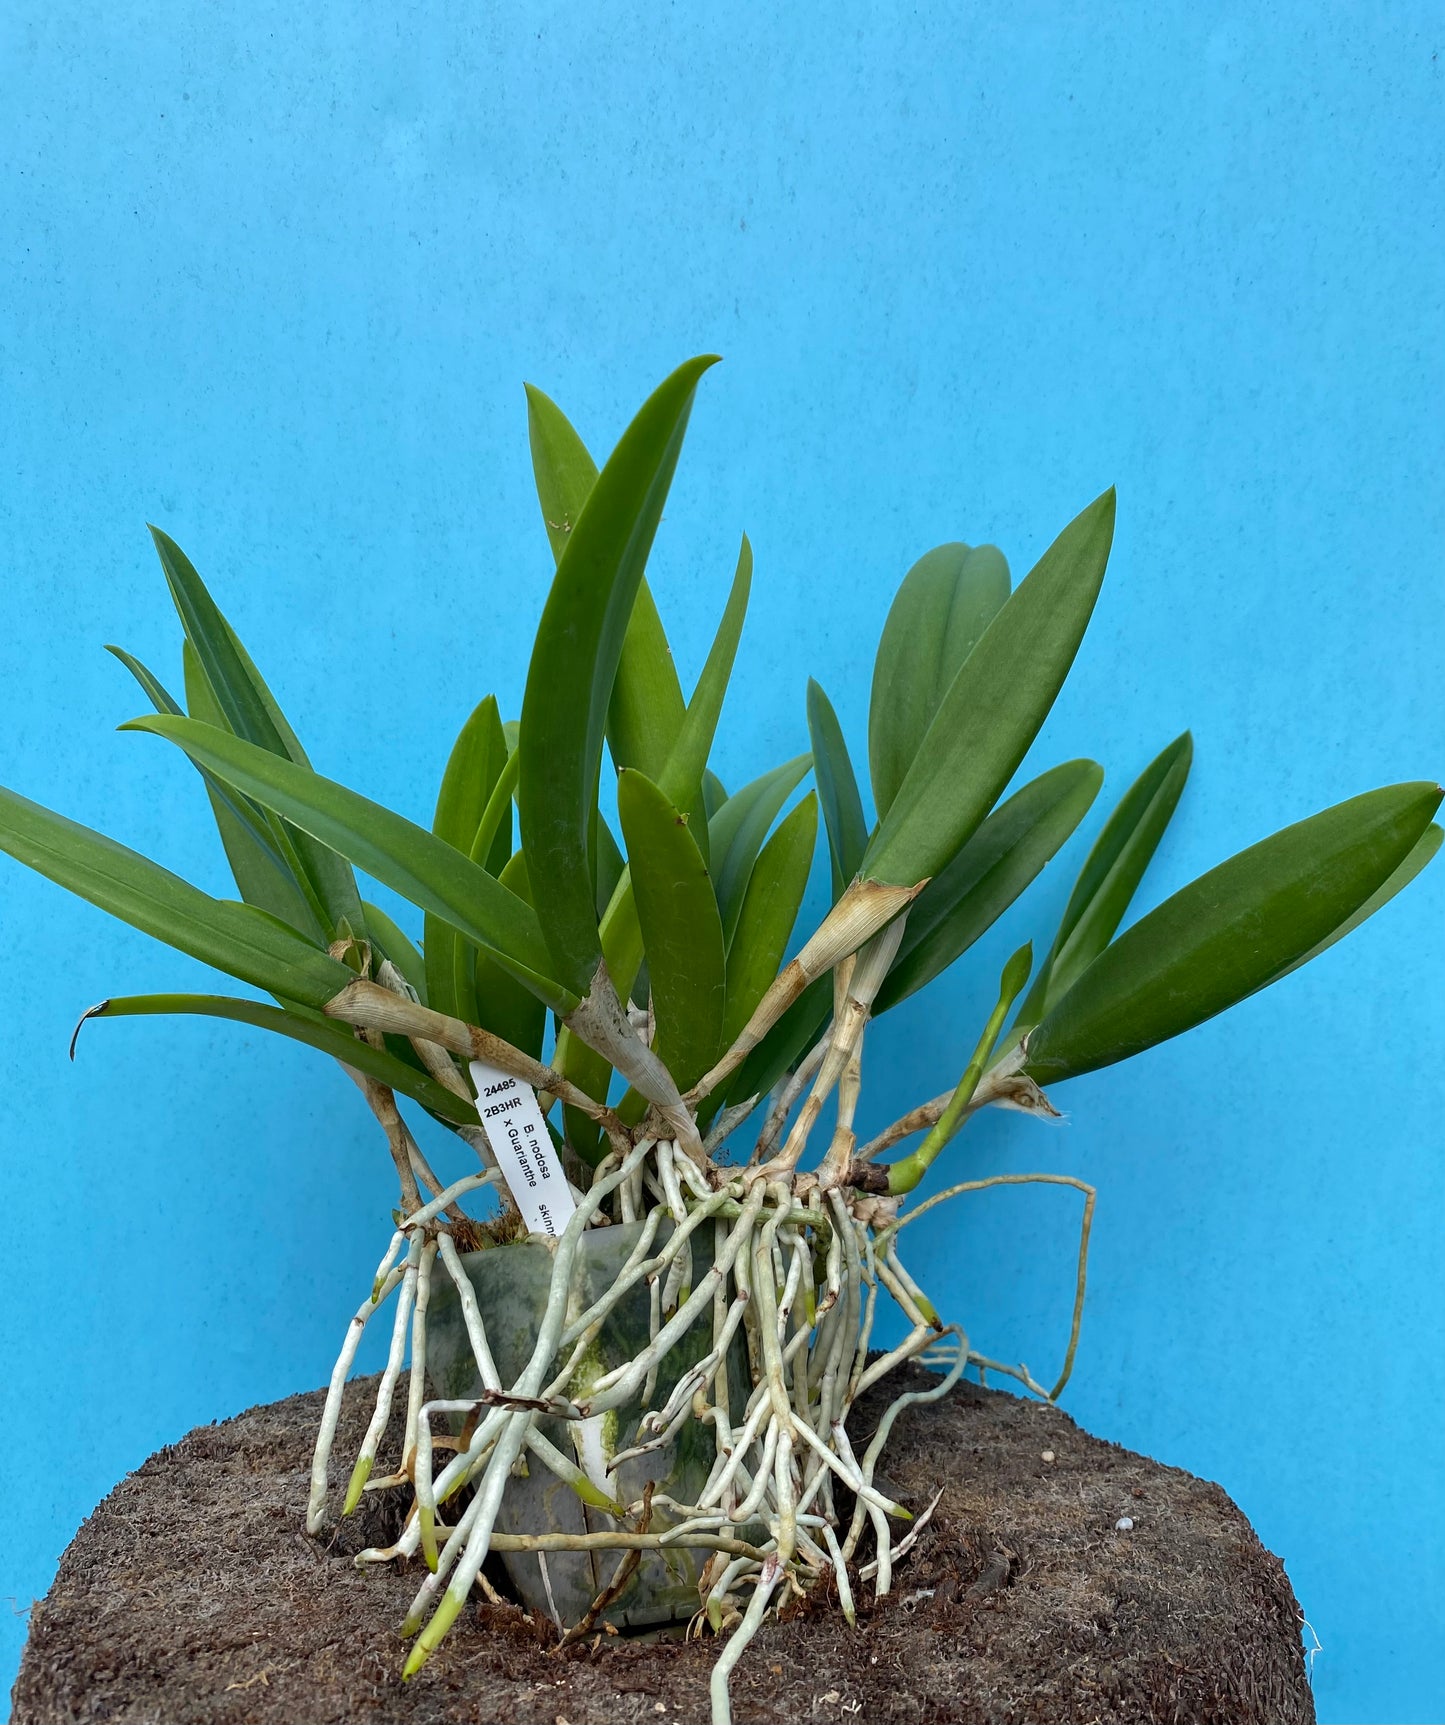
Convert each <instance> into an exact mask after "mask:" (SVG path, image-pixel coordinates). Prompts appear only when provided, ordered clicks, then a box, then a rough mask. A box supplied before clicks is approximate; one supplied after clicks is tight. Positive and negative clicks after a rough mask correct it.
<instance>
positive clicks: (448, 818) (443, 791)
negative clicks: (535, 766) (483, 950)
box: [422, 695, 512, 1024]
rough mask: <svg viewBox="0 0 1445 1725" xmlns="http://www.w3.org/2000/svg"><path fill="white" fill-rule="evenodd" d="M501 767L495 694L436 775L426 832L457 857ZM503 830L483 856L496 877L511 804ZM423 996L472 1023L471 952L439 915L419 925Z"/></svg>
mask: <svg viewBox="0 0 1445 1725" xmlns="http://www.w3.org/2000/svg"><path fill="white" fill-rule="evenodd" d="M506 764H507V739H506V736H505V735H504V734H503V731H502V719H501V714H500V713H499V712H498V711H497V699H496V696H495V695H488V696H487V697H486V698H485V699H484V700H483V701H481V702H479V703H478V705H477V706H476V707H475V708H474V710H473V711H472V713H471V715H470V717H469V718H468V719H467V722H466V723H465V724H464V725H463V726H462V728H461V731H460V732H459V734H458V736H457V740H456V742H455V743H454V744H453V745H452V751H451V754H450V756H449V757H448V759H447V764H446V769H445V771H444V772H443V773H442V782H441V788H440V790H439V791H438V793H437V802H436V812H435V813H434V815H433V816H432V832H433V833H434V834H435V835H436V837H437V838H439V839H442V840H443V841H444V842H445V843H447V844H449V845H451V847H452V848H453V850H457V851H460V852H461V854H462V855H463V856H470V855H471V852H472V848H473V845H474V844H475V842H476V839H477V832H478V829H479V827H480V826H481V822H482V817H483V815H484V813H485V812H486V809H487V805H488V803H489V801H490V799H491V795H492V792H493V791H494V790H495V789H496V786H497V781H498V779H500V778H501V776H502V772H503V769H504V768H505V767H506ZM506 813H507V822H506V827H505V830H504V831H503V830H502V829H501V827H500V824H499V827H498V831H497V832H496V834H495V836H494V838H493V840H492V842H491V844H490V846H489V847H488V853H487V857H486V865H485V866H486V868H487V872H488V873H489V874H499V873H500V872H501V868H502V864H503V863H504V862H505V861H506V859H507V855H508V853H509V852H510V850H511V843H512V830H511V805H510V803H508V805H507V809H506ZM422 949H423V951H424V952H425V953H426V987H427V998H428V1000H429V1001H430V1002H431V1004H432V1005H433V1006H434V1007H435V1008H436V1010H437V1011H438V1012H445V1013H447V1014H448V1015H449V1016H451V1017H453V1018H460V1019H462V1020H464V1021H465V1022H466V1023H468V1024H473V1023H475V1022H476V1016H475V1014H476V993H475V990H474V987H473V983H472V973H473V967H474V966H475V964H476V961H477V949H476V948H475V947H474V946H473V945H472V943H471V942H470V941H469V940H467V939H465V938H464V937H463V936H462V935H461V934H459V933H458V932H457V931H456V929H454V928H453V927H452V926H451V924H450V923H449V922H447V921H446V920H445V918H443V917H439V916H437V915H435V914H434V913H432V914H428V915H427V917H426V919H425V922H424V924H423V931H422Z"/></svg>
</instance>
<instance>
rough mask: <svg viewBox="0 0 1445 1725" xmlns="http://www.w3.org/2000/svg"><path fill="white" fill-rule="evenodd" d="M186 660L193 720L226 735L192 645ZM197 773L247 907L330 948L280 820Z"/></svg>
mask: <svg viewBox="0 0 1445 1725" xmlns="http://www.w3.org/2000/svg"><path fill="white" fill-rule="evenodd" d="M181 657H182V663H183V666H184V672H183V675H184V677H185V685H186V706H187V707H188V708H189V709H190V716H191V717H192V718H193V719H199V720H200V721H201V723H202V724H203V725H216V726H218V727H219V728H220V729H222V730H225V729H226V721H225V719H224V718H223V717H222V714H221V711H220V708H219V707H217V705H216V697H215V696H214V694H212V692H211V685H210V684H209V683H208V682H207V681H206V675H205V672H204V671H203V670H202V669H201V662H200V660H199V659H198V658H197V657H196V650H195V648H194V647H193V646H192V645H191V643H190V642H189V641H184V642H182V644H181ZM165 710H167V711H169V709H165ZM191 764H192V765H193V766H195V765H196V763H195V762H192V763H191ZM196 770H197V771H198V772H199V773H200V775H201V777H202V779H203V780H204V781H205V785H206V794H207V796H208V798H209V799H210V804H211V817H212V819H213V820H214V821H215V823H216V831H217V832H218V833H219V834H220V837H221V848H222V849H223V850H224V851H225V853H226V861H227V862H228V863H229V864H230V867H231V878H232V879H233V880H234V881H235V883H236V888H237V891H238V892H239V893H240V894H241V897H242V898H243V899H244V900H245V901H246V903H247V904H254V905H257V906H259V907H260V909H262V910H267V911H270V913H271V914H272V916H279V917H280V918H281V920H282V921H283V922H289V923H290V924H291V926H292V927H293V928H294V929H298V930H299V931H300V932H301V933H302V934H304V935H305V936H306V937H307V938H308V939H309V940H314V941H315V942H316V943H317V945H318V946H325V945H326V944H327V943H328V941H329V939H330V930H329V928H328V925H327V917H326V912H325V909H324V907H323V906H322V904H321V902H320V900H319V898H318V897H317V895H316V892H315V890H314V888H313V887H312V885H311V883H310V881H309V880H308V879H307V878H306V875H305V873H304V871H302V870H299V869H295V868H292V867H291V865H290V863H288V862H287V860H286V858H285V857H283V856H282V854H281V852H280V850H278V849H277V838H278V834H277V822H276V817H275V816H273V815H270V814H268V813H267V811H266V810H265V809H262V808H259V807H258V806H257V805H256V804H255V803H253V802H251V801H250V800H249V798H247V797H243V796H241V795H240V793H239V792H237V791H233V790H232V789H231V787H230V786H229V785H228V784H227V783H226V781H225V780H224V779H219V778H217V777H216V775H215V774H214V773H210V772H207V771H206V769H205V768H204V767H197V769H196ZM288 852H289V854H290V855H291V856H292V857H293V858H294V856H295V849H294V846H292V845H290V844H289V842H288Z"/></svg>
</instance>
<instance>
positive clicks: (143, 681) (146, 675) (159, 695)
mask: <svg viewBox="0 0 1445 1725" xmlns="http://www.w3.org/2000/svg"><path fill="white" fill-rule="evenodd" d="M105 650H106V652H107V653H110V654H112V655H113V656H114V657H115V658H117V659H119V660H120V662H121V664H122V665H124V666H125V668H126V670H127V671H129V672H130V674H131V676H132V677H134V678H135V680H136V682H137V683H139V684H140V686H141V688H142V689H144V690H145V692H146V699H147V700H148V701H149V702H150V704H151V705H152V706H153V707H154V708H155V710H156V711H157V712H158V713H179V712H182V711H183V710H184V709H182V708H181V707H179V706H178V705H177V704H176V702H175V700H174V698H173V697H172V695H171V693H170V691H169V690H168V689H167V688H166V686H165V684H164V683H162V682H161V680H160V678H159V677H157V676H156V674H155V673H154V672H153V671H151V670H149V669H147V667H146V666H145V665H143V664H142V663H141V662H140V660H139V659H137V658H136V656H135V654H134V653H127V652H126V650H125V648H124V647H113V646H110V645H107V646H106V649H105Z"/></svg>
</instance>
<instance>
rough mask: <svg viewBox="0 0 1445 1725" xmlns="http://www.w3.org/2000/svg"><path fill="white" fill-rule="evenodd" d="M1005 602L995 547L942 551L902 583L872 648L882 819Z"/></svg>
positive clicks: (874, 763)
mask: <svg viewBox="0 0 1445 1725" xmlns="http://www.w3.org/2000/svg"><path fill="white" fill-rule="evenodd" d="M1008 596H1009V572H1008V563H1007V561H1006V560H1005V558H1004V554H1003V552H1002V551H1000V550H999V549H998V547H997V546H996V545H979V546H970V545H940V546H939V547H938V548H937V550H935V551H929V552H926V553H925V554H924V555H923V556H922V557H920V558H919V559H918V561H917V562H916V563H915V564H914V565H913V567H912V568H911V569H910V570H909V571H908V573H907V574H906V575H905V576H904V577H903V584H902V586H901V587H900V588H899V589H898V594H897V597H896V598H895V599H894V601H893V604H892V606H891V607H890V609H889V612H888V620H887V622H885V623H884V625H883V634H882V636H881V637H880V639H879V642H878V656H877V658H876V659H875V660H874V663H873V693H872V699H871V701H870V704H869V713H868V765H869V769H870V771H871V773H872V776H873V801H874V804H875V805H876V807H877V809H878V818H879V819H880V820H882V818H883V816H884V815H886V814H887V813H888V810H889V808H890V807H891V806H892V803H893V799H894V797H895V796H897V794H898V788H899V786H900V785H901V784H902V783H903V780H904V778H905V777H906V776H907V773H908V769H909V767H910V766H912V764H913V758H914V756H915V755H916V754H917V753H918V750H919V746H920V745H921V743H922V742H923V739H924V737H925V736H926V735H927V734H928V727H929V726H930V725H931V724H932V722H933V716H934V714H935V713H936V712H937V711H938V707H939V703H940V702H941V701H942V700H943V697H944V695H945V694H946V693H947V691H948V688H949V686H950V685H951V684H952V682H953V679H954V678H955V677H956V676H957V675H958V671H959V667H960V666H961V665H962V664H963V662H964V660H965V659H966V658H967V657H968V655H969V654H970V653H971V652H972V651H973V649H974V647H975V646H977V644H978V642H979V640H980V638H981V637H982V635H983V632H984V630H985V629H987V627H988V626H989V624H990V623H991V622H992V621H993V619H994V617H995V616H996V615H997V614H998V611H999V609H1000V607H1001V606H1002V605H1003V603H1004V601H1005V600H1006V599H1007V598H1008ZM848 878H849V879H850V880H851V879H852V878H853V877H852V876H851V875H850V876H849V877H848Z"/></svg>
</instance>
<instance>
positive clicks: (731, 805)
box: [709, 755, 812, 942]
mask: <svg viewBox="0 0 1445 1725" xmlns="http://www.w3.org/2000/svg"><path fill="white" fill-rule="evenodd" d="M811 762H812V756H811V755H795V756H794V757H793V759H792V760H791V761H784V762H783V764H782V765H781V766H779V767H774V768H773V769H772V770H771V771H770V772H766V773H763V774H762V775H761V776H760V777H758V778H756V779H754V780H753V781H752V782H751V783H750V784H746V785H744V786H743V788H742V789H741V790H740V791H738V792H737V793H736V795H734V796H731V797H729V798H728V800H727V801H726V802H725V803H724V804H723V806H722V807H721V808H720V809H719V810H718V812H717V814H716V815H715V816H714V817H713V819H712V821H711V822H710V823H709V824H710V828H711V832H710V839H709V843H710V846H711V853H712V875H713V880H714V883H715V884H716V887H717V902H718V909H719V910H720V911H721V912H722V920H723V934H724V937H725V938H726V939H727V940H728V941H729V942H731V940H732V937H733V930H734V929H735V928H736V927H737V925H738V917H739V916H740V915H741V914H742V908H743V894H744V893H745V892H746V891H747V888H748V881H749V879H750V878H751V876H752V872H753V864H754V863H755V862H756V861H757V860H758V852H759V851H760V850H761V849H762V848H763V840H764V839H765V838H766V837H767V836H768V833H769V831H770V830H771V828H772V824H773V822H774V821H775V820H776V819H777V818H778V812H779V810H780V809H781V808H782V806H783V804H784V803H785V802H786V801H787V800H788V798H789V797H790V796H791V795H792V794H793V792H794V791H795V790H796V789H797V787H798V785H799V784H800V783H801V782H802V779H803V775H804V774H805V773H806V772H807V770H808V767H809V765H810V764H811Z"/></svg>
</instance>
